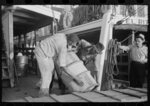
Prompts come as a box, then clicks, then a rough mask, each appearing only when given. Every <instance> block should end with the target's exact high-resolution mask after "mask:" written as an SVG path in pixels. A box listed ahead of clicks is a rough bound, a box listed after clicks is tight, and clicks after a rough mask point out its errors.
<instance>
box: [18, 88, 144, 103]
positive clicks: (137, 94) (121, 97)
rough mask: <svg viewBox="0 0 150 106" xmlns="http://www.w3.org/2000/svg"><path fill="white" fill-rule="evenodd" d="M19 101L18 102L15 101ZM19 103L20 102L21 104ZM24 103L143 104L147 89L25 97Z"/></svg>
mask: <svg viewBox="0 0 150 106" xmlns="http://www.w3.org/2000/svg"><path fill="white" fill-rule="evenodd" d="M16 101H18V102H19V101H20V100H16ZM21 101H23V100H21ZM21 101H20V102H21ZM24 101H26V102H144V101H147V89H140V88H128V89H113V90H109V91H92V92H86V93H80V92H73V93H71V94H65V95H56V94H50V96H49V97H40V98H32V97H25V98H24Z"/></svg>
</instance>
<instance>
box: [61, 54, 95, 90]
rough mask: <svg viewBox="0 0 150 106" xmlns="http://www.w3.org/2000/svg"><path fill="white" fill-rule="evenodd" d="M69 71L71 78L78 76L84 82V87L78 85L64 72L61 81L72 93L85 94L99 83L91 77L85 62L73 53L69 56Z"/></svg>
mask: <svg viewBox="0 0 150 106" xmlns="http://www.w3.org/2000/svg"><path fill="white" fill-rule="evenodd" d="M66 58H67V68H68V69H67V70H65V71H66V72H67V71H68V73H70V75H71V76H76V77H77V78H79V79H80V80H81V81H82V82H83V86H80V85H78V84H77V83H76V82H75V81H74V80H73V78H72V77H70V76H69V75H68V74H66V73H65V72H62V75H61V79H62V81H63V82H64V84H65V85H66V86H67V88H68V89H69V90H70V91H71V92H74V91H78V92H85V91H90V90H92V89H93V88H94V87H95V86H97V83H96V81H95V79H94V78H93V77H92V76H91V73H90V71H88V70H87V69H86V67H85V66H84V64H83V62H82V61H81V60H80V59H79V58H78V57H77V55H76V54H75V53H73V52H69V53H68V54H67V57H66Z"/></svg>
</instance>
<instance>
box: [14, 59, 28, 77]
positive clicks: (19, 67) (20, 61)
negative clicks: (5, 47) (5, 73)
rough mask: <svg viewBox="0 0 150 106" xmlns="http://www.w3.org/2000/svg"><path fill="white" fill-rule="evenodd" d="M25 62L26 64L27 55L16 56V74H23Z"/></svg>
mask: <svg viewBox="0 0 150 106" xmlns="http://www.w3.org/2000/svg"><path fill="white" fill-rule="evenodd" d="M27 64H28V57H27V56H17V58H16V68H17V75H18V76H22V75H24V73H25V69H26V66H27Z"/></svg>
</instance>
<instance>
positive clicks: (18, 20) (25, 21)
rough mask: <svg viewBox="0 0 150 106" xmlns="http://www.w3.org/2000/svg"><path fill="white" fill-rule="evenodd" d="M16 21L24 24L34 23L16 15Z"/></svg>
mask: <svg viewBox="0 0 150 106" xmlns="http://www.w3.org/2000/svg"><path fill="white" fill-rule="evenodd" d="M13 21H14V22H17V23H23V24H29V25H34V23H33V22H29V21H27V20H25V19H22V18H17V17H14V20H13Z"/></svg>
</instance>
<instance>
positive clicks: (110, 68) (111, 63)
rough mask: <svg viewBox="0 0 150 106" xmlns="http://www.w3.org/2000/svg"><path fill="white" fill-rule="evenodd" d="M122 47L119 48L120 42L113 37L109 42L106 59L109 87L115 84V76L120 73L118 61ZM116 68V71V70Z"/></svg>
mask: <svg viewBox="0 0 150 106" xmlns="http://www.w3.org/2000/svg"><path fill="white" fill-rule="evenodd" d="M120 52H121V51H120V49H119V48H118V42H117V40H116V39H111V40H110V41H109V43H108V49H107V61H106V71H105V73H106V79H107V81H108V83H109V88H110V89H111V88H112V86H113V80H114V78H113V76H114V75H115V76H116V75H118V74H119V68H118V63H117V55H119V54H120ZM115 69H116V71H115Z"/></svg>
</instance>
